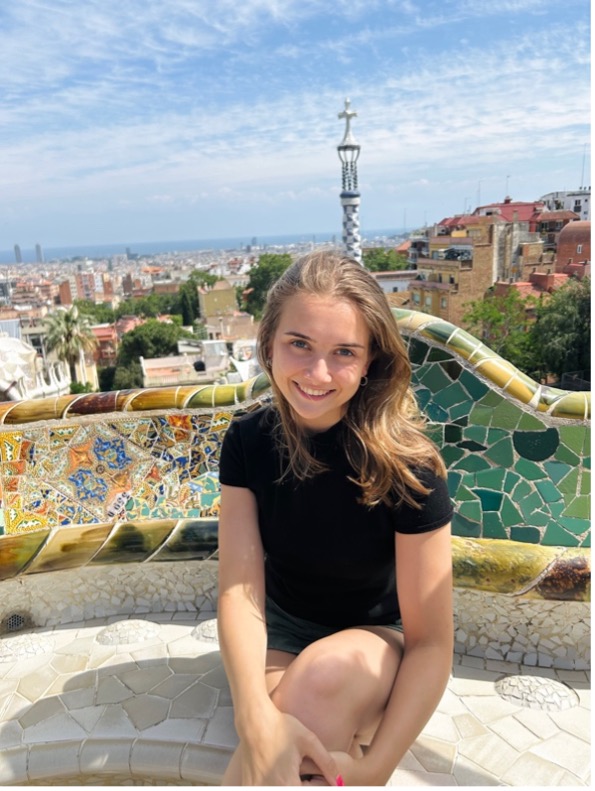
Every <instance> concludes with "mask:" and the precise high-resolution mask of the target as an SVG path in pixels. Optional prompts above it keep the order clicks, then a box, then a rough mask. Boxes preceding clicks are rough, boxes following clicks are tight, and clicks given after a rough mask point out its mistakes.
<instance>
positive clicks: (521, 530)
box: [510, 527, 541, 544]
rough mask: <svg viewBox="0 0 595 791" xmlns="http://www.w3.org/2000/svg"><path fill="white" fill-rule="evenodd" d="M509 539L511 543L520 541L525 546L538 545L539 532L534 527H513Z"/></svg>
mask: <svg viewBox="0 0 595 791" xmlns="http://www.w3.org/2000/svg"><path fill="white" fill-rule="evenodd" d="M510 537H511V539H512V540H513V541H522V542H524V543H525V544H539V542H540V540H541V531H539V530H538V529H537V528H536V527H513V528H511V530H510Z"/></svg>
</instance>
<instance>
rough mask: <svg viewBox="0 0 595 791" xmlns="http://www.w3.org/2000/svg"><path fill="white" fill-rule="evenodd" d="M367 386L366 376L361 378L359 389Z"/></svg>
mask: <svg viewBox="0 0 595 791" xmlns="http://www.w3.org/2000/svg"><path fill="white" fill-rule="evenodd" d="M367 384H368V377H367V376H362V380H361V382H360V383H359V386H360V387H365V386H366V385H367Z"/></svg>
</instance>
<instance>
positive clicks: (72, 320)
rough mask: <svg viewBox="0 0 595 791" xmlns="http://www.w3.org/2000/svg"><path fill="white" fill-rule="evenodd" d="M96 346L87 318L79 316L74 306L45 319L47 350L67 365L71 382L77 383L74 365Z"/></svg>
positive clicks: (60, 309)
mask: <svg viewBox="0 0 595 791" xmlns="http://www.w3.org/2000/svg"><path fill="white" fill-rule="evenodd" d="M96 346H97V339H96V338H95V336H94V335H93V333H92V331H91V328H90V325H89V317H88V316H85V315H83V314H81V313H80V312H79V309H78V308H77V307H76V305H73V306H72V307H71V308H70V310H66V309H65V308H59V309H58V310H56V311H55V312H54V313H52V314H51V315H50V316H48V318H47V348H48V351H55V352H56V355H57V357H58V359H59V360H62V361H64V362H66V363H67V364H68V367H69V368H70V379H71V382H77V378H76V364H77V362H78V361H79V360H80V358H81V356H82V355H83V354H84V353H85V352H91V351H93V350H94V349H95V347H96Z"/></svg>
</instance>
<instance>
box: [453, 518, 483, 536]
mask: <svg viewBox="0 0 595 791" xmlns="http://www.w3.org/2000/svg"><path fill="white" fill-rule="evenodd" d="M452 532H453V535H455V536H462V537H463V538H481V525H479V524H477V522H471V520H469V519H465V517H464V516H461V515H460V514H459V513H455V514H454V516H453V518H452Z"/></svg>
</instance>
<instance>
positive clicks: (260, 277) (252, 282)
mask: <svg viewBox="0 0 595 791" xmlns="http://www.w3.org/2000/svg"><path fill="white" fill-rule="evenodd" d="M291 262H292V259H291V255H290V254H289V253H263V254H262V255H261V256H260V257H259V259H258V264H257V265H256V266H255V267H253V268H252V269H251V270H250V279H249V280H248V285H247V287H246V291H245V292H244V294H245V297H244V304H245V306H246V310H247V311H248V313H251V314H252V315H253V316H254V317H255V318H257V319H259V318H260V317H261V315H262V311H263V309H264V305H265V302H266V296H267V292H268V290H269V288H270V287H271V286H272V285H273V283H274V282H275V281H276V280H278V279H279V278H280V277H281V275H282V274H283V272H285V270H286V269H287V267H288V266H289V265H290V264H291Z"/></svg>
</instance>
